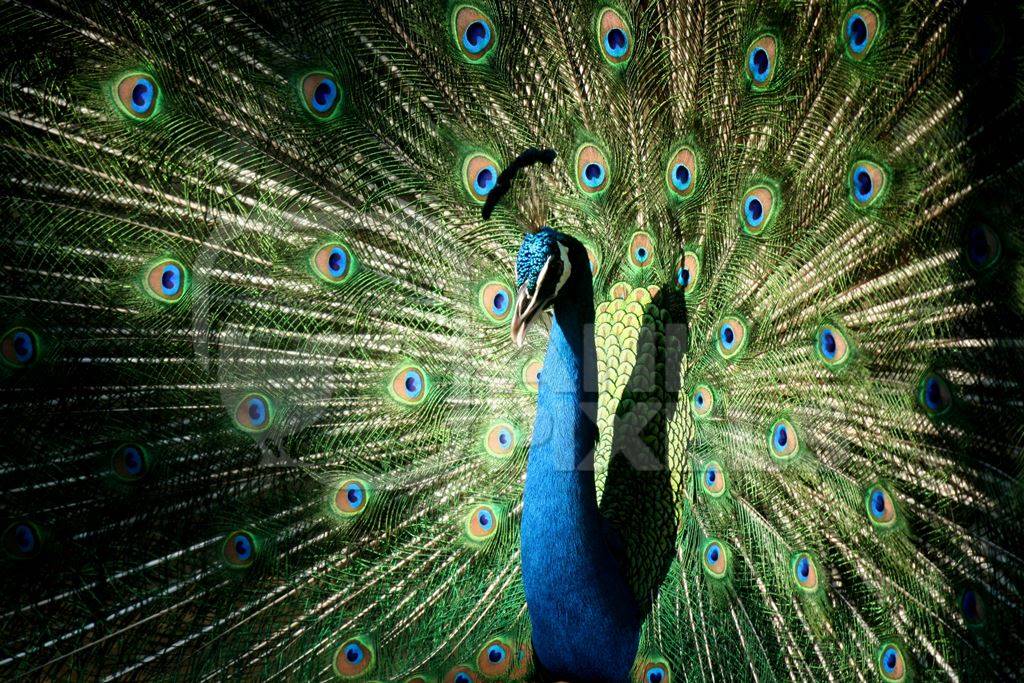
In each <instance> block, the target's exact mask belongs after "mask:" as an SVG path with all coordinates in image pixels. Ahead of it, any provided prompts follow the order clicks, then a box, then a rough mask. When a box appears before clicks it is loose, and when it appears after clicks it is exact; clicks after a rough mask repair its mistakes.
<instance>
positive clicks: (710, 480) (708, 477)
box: [705, 467, 718, 486]
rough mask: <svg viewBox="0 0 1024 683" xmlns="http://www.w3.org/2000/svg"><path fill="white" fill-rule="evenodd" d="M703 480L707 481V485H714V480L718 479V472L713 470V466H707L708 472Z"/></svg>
mask: <svg viewBox="0 0 1024 683" xmlns="http://www.w3.org/2000/svg"><path fill="white" fill-rule="evenodd" d="M705 480H706V481H707V483H708V486H714V485H715V481H717V480H718V473H717V472H715V470H714V468H713V467H709V468H708V472H707V474H706V475H705Z"/></svg>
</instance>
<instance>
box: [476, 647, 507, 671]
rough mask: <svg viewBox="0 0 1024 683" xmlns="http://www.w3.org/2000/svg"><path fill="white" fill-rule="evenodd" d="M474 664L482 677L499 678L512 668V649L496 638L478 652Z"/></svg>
mask: <svg viewBox="0 0 1024 683" xmlns="http://www.w3.org/2000/svg"><path fill="white" fill-rule="evenodd" d="M476 664H477V668H478V669H479V670H480V672H481V673H482V674H483V675H484V676H487V677H490V678H498V677H501V676H503V675H504V674H505V673H506V672H507V671H508V670H509V669H510V668H511V666H512V647H511V646H510V645H509V644H508V643H506V642H505V641H503V640H501V639H499V638H496V639H494V640H492V641H490V642H489V643H487V644H486V645H484V647H483V648H482V649H481V650H480V654H479V655H478V656H477V658H476Z"/></svg>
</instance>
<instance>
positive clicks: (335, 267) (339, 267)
mask: <svg viewBox="0 0 1024 683" xmlns="http://www.w3.org/2000/svg"><path fill="white" fill-rule="evenodd" d="M347 268H348V254H346V253H345V251H344V250H343V249H342V248H341V247H334V248H333V249H331V253H330V254H329V255H328V256H327V270H329V271H330V273H331V275H332V276H334V277H341V276H342V275H344V274H345V270H346V269H347Z"/></svg>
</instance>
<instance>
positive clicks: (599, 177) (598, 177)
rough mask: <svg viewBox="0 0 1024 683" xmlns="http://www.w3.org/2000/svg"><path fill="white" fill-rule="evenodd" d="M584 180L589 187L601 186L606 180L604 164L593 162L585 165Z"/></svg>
mask: <svg viewBox="0 0 1024 683" xmlns="http://www.w3.org/2000/svg"><path fill="white" fill-rule="evenodd" d="M583 182H584V183H585V184H586V185H587V187H600V185H601V183H603V182H604V166H602V165H601V164H597V163H593V162H591V163H589V164H587V165H586V166H584V167H583Z"/></svg>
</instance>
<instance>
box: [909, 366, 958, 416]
mask: <svg viewBox="0 0 1024 683" xmlns="http://www.w3.org/2000/svg"><path fill="white" fill-rule="evenodd" d="M917 402H918V403H919V404H920V406H921V407H922V408H923V409H924V411H925V413H927V414H928V415H930V416H932V417H938V416H940V415H944V414H945V413H946V412H948V411H949V409H950V407H952V405H953V392H952V391H951V390H950V388H949V384H948V383H947V382H946V380H945V379H943V378H942V377H941V376H939V375H937V374H935V373H934V372H932V373H928V374H927V375H925V376H924V377H923V378H922V379H921V382H920V384H919V385H918V389H917Z"/></svg>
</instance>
